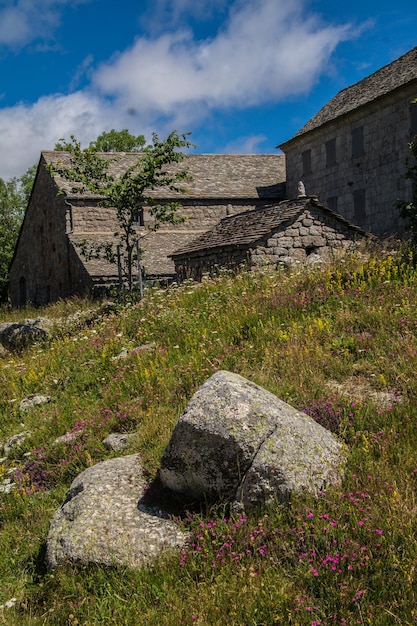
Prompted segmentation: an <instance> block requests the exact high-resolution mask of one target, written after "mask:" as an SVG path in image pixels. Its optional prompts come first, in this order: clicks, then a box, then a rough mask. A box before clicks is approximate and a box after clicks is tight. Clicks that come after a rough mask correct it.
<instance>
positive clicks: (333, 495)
mask: <svg viewBox="0 0 417 626" xmlns="http://www.w3.org/2000/svg"><path fill="white" fill-rule="evenodd" d="M89 306H91V303H83V302H81V301H76V302H73V303H60V304H59V305H56V306H55V307H50V308H49V309H47V310H45V311H39V310H37V311H33V312H32V314H29V312H24V314H22V315H20V317H37V316H39V315H49V314H50V313H51V311H52V315H55V316H56V317H62V316H63V315H66V314H70V313H72V312H73V311H74V310H76V309H79V308H82V307H89ZM416 307H417V271H416V269H415V267H414V262H413V258H412V256H408V255H407V254H404V252H392V253H390V254H389V253H385V254H379V255H378V256H376V255H375V256H372V257H371V258H370V259H365V258H364V257H352V258H350V259H346V260H345V261H343V262H342V261H341V262H339V263H338V264H335V265H332V266H326V267H321V268H316V269H311V270H309V271H306V270H305V269H304V270H301V269H299V270H293V271H291V272H287V271H284V270H278V271H276V272H272V273H262V272H256V273H252V274H249V273H242V274H240V275H237V276H230V275H228V274H227V273H225V274H224V275H223V276H221V277H219V278H217V279H215V280H214V279H213V280H212V279H209V278H206V279H205V280H204V281H203V282H202V283H201V284H195V283H193V282H191V281H190V282H188V283H186V284H185V285H183V286H181V287H179V288H178V287H175V286H174V287H171V288H169V289H168V290H159V289H156V288H155V289H150V290H148V291H147V292H146V295H145V298H144V300H143V301H142V302H140V303H139V304H136V305H132V306H127V307H125V308H123V309H120V310H119V311H118V312H117V313H113V314H111V315H109V316H108V317H107V318H105V319H104V318H103V319H100V320H99V321H97V323H95V324H93V325H90V326H88V327H86V328H84V329H82V330H81V331H78V332H77V333H75V334H72V335H65V336H62V337H60V338H57V339H55V340H54V341H52V343H51V344H49V345H46V346H38V347H34V348H32V349H30V350H27V351H26V352H24V353H21V354H15V355H8V356H6V357H3V358H2V360H1V362H0V389H1V394H0V412H1V413H0V414H1V420H0V441H3V442H4V441H6V440H7V439H8V438H9V437H11V436H12V435H14V434H16V433H18V432H23V431H28V432H29V433H30V435H29V436H28V437H27V439H26V440H25V441H24V442H23V443H22V446H21V448H19V449H18V450H16V451H15V453H14V454H13V455H12V457H10V458H3V459H2V460H1V462H0V483H1V481H2V480H3V479H4V478H7V477H10V478H11V479H12V480H13V482H15V484H16V487H15V488H14V489H13V490H12V491H11V492H10V493H0V519H1V529H0V537H1V544H0V545H1V552H0V606H1V607H2V608H0V624H7V625H12V624H13V625H16V624H19V625H22V626H29V625H30V626H40V625H56V624H65V625H72V626H77V625H88V626H90V625H94V624H116V625H122V624H146V625H148V624H149V625H152V626H153V625H156V624H158V625H167V626H178V625H179V624H186V625H191V624H200V625H209V624H210V625H213V624H219V625H220V624H222V625H223V624H225V623H227V624H228V625H229V626H255V625H256V626H269V625H271V624H289V625H297V626H304V625H309V626H318V625H320V626H324V625H328V626H329V625H331V624H337V625H346V626H350V625H352V624H375V625H378V626H380V625H385V624H387V625H391V624H402V625H408V624H415V623H417V591H416V590H417V584H416V571H415V570H416V563H417V540H416V533H417V504H416V489H417V427H416V418H417V409H416V395H417V394H416V391H417V388H416V385H415V383H414V381H415V372H416V369H417V316H416ZM13 316H14V317H13ZM2 319H16V314H13V312H10V311H9V312H4V313H3V314H2ZM123 349H128V350H129V351H130V352H129V354H128V356H127V358H125V359H118V358H116V357H118V355H120V353H121V351H122V350H123ZM218 369H227V370H231V371H235V372H238V373H239V374H241V375H242V376H245V377H247V378H250V379H251V380H253V381H254V382H256V383H258V384H260V385H262V386H264V387H266V388H267V389H268V390H270V391H271V392H273V393H275V394H276V395H278V396H279V397H280V398H281V399H283V400H285V401H287V402H289V403H290V404H292V405H293V406H296V407H298V408H301V409H302V410H303V411H305V412H306V413H309V414H310V415H312V416H313V417H314V418H315V419H316V420H317V421H319V422H320V423H322V424H323V425H324V426H326V427H327V428H329V429H331V430H332V431H333V432H335V433H336V434H337V436H338V437H340V438H341V439H342V441H343V442H344V444H345V445H346V447H347V449H348V451H349V454H348V463H347V467H346V472H345V477H344V480H343V484H342V485H341V487H340V488H334V489H332V490H329V491H328V492H327V493H326V494H325V496H323V497H321V498H319V499H314V498H312V497H309V496H307V495H304V496H297V497H295V496H294V497H293V498H292V501H291V502H290V504H289V505H288V506H286V507H281V506H278V505H277V506H272V507H269V508H268V509H265V510H262V511H258V512H257V513H256V514H251V515H248V517H245V516H240V517H239V516H237V517H236V516H235V517H233V516H232V517H231V516H230V514H229V512H228V511H227V509H226V508H225V507H224V506H221V505H219V506H218V507H214V508H212V509H209V510H202V511H200V512H198V513H192V514H191V513H190V514H189V515H188V516H187V517H186V518H185V519H183V520H182V522H181V523H182V524H184V525H185V526H186V527H187V528H188V529H189V530H190V531H191V533H192V540H191V542H190V544H189V545H188V546H187V548H185V549H184V550H182V551H177V552H173V553H172V552H171V553H167V554H165V555H164V557H163V558H161V559H160V560H158V561H157V562H155V563H154V564H153V565H152V566H150V567H148V568H145V569H143V570H141V571H135V570H129V569H127V568H105V567H101V566H97V565H96V566H91V565H90V566H81V565H77V564H67V565H65V566H61V567H59V568H57V569H56V570H54V571H53V572H52V573H47V572H46V571H45V566H44V552H45V541H46V536H47V532H48V526H49V522H50V519H51V517H52V515H53V513H54V511H55V510H56V509H57V508H58V507H59V506H60V504H61V503H62V501H63V499H64V497H65V492H66V490H67V489H68V486H69V484H70V483H71V481H72V480H73V478H74V477H75V476H76V475H77V474H78V473H79V472H80V471H82V470H83V469H84V468H85V467H88V466H90V465H92V464H94V463H96V462H98V461H101V460H104V459H107V458H110V457H111V456H112V455H113V456H114V455H115V454H116V453H111V452H109V451H108V450H107V449H106V448H105V447H104V446H103V444H102V440H103V439H104V437H106V435H107V434H109V433H110V432H115V431H117V432H121V431H124V432H134V433H136V436H135V438H134V440H133V441H132V443H131V444H130V448H129V449H128V450H127V451H126V452H127V453H129V452H133V451H135V452H136V451H137V452H139V453H140V455H141V457H142V460H143V463H144V464H145V466H146V468H147V471H148V472H149V476H150V477H152V476H153V475H154V474H155V472H156V470H157V467H158V464H159V460H160V458H161V455H162V452H163V450H164V448H165V446H166V445H167V443H168V441H169V437H170V434H171V431H172V429H173V427H174V425H175V423H176V420H177V419H178V417H179V415H180V414H181V412H182V410H183V409H184V408H185V406H186V405H187V402H188V401H189V399H190V398H191V396H192V394H193V393H194V392H195V391H196V390H197V388H198V387H199V386H200V385H201V384H202V383H203V382H204V381H205V380H206V379H207V378H208V377H209V376H210V375H211V374H213V373H214V372H215V371H217V370H218ZM33 393H42V394H47V395H50V396H51V402H50V403H49V404H46V405H42V406H40V407H38V408H36V409H34V410H33V411H31V412H26V413H21V412H19V410H18V402H19V401H20V400H21V399H22V398H24V397H26V396H27V395H29V394H33ZM69 433H71V434H72V437H70V438H68V440H67V441H66V442H61V443H59V444H56V443H55V440H56V439H57V438H58V437H60V436H62V435H64V434H69Z"/></svg>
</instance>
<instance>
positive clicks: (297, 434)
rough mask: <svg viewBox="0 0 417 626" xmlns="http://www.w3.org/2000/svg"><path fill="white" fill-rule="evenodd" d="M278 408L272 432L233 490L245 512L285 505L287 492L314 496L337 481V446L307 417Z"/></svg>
mask: <svg viewBox="0 0 417 626" xmlns="http://www.w3.org/2000/svg"><path fill="white" fill-rule="evenodd" d="M277 400H278V398H277ZM278 402H280V403H281V400H278ZM282 405H283V407H282V408H283V411H282V413H281V415H279V416H278V420H277V424H276V429H275V431H274V432H273V433H272V435H271V436H270V437H269V438H268V439H267V440H266V441H265V442H264V443H263V444H262V446H261V447H260V449H259V451H258V453H257V455H256V456H255V458H254V460H253V463H252V465H251V466H250V468H249V470H248V472H247V473H246V475H245V476H244V478H243V480H242V482H241V484H240V486H239V489H238V491H237V494H236V502H237V503H241V504H242V505H243V507H244V508H245V509H249V508H252V507H256V506H259V505H260V504H263V503H265V502H273V501H275V500H276V501H279V502H285V501H287V500H288V498H289V496H290V495H291V493H293V492H301V491H303V490H306V491H308V492H309V493H313V494H315V495H318V494H319V493H320V492H322V491H324V490H325V489H326V487H327V486H329V485H332V484H334V483H337V482H338V481H339V480H340V462H341V454H340V453H341V444H340V443H339V442H338V441H337V440H336V438H335V437H334V436H333V435H332V433H331V432H330V431H328V430H326V429H325V428H323V427H322V426H320V425H319V424H317V422H315V421H314V420H313V419H311V418H310V417H309V416H307V415H305V414H304V413H301V412H300V411H297V410H296V409H294V408H293V407H291V406H290V405H288V404H285V403H282Z"/></svg>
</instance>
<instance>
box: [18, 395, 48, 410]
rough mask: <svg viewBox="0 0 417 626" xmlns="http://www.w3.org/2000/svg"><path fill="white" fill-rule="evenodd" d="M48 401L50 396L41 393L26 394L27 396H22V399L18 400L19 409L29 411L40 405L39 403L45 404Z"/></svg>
mask: <svg viewBox="0 0 417 626" xmlns="http://www.w3.org/2000/svg"><path fill="white" fill-rule="evenodd" d="M50 401H51V397H50V396H44V395H42V394H33V395H31V396H28V397H27V398H23V400H21V401H20V402H19V411H21V412H22V413H24V412H25V411H30V410H31V409H34V408H35V407H37V406H40V405H41V404H47V403H48V402H50Z"/></svg>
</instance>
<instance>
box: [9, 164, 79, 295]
mask: <svg viewBox="0 0 417 626" xmlns="http://www.w3.org/2000/svg"><path fill="white" fill-rule="evenodd" d="M67 211H68V207H67V205H66V204H65V202H64V199H63V197H62V196H57V189H56V186H55V184H54V183H53V181H52V180H51V178H50V176H49V174H47V172H46V171H45V169H44V168H40V169H39V171H38V184H37V185H36V186H35V187H34V191H33V193H32V197H31V200H30V204H29V207H28V210H27V211H26V214H25V218H24V222H23V225H22V229H21V232H20V236H19V241H18V247H17V249H16V250H18V254H15V258H14V260H13V262H12V265H11V269H10V296H11V300H12V303H13V304H14V305H19V306H22V305H24V304H26V303H28V302H32V303H34V304H36V305H44V304H46V303H48V302H50V301H52V300H56V299H58V298H60V297H66V296H69V295H71V293H72V290H73V284H72V275H71V269H70V268H71V260H70V256H71V252H72V251H71V246H70V243H69V241H68V237H67V236H66V228H67Z"/></svg>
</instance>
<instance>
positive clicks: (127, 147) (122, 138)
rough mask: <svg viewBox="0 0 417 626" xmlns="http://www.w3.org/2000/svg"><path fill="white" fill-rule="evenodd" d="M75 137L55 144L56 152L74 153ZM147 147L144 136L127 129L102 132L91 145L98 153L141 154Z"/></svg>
mask: <svg viewBox="0 0 417 626" xmlns="http://www.w3.org/2000/svg"><path fill="white" fill-rule="evenodd" d="M73 139H74V138H73V137H71V140H70V141H66V140H65V139H60V140H59V141H58V143H56V144H55V150H58V151H60V152H72V151H73V148H74V142H73ZM145 145H146V140H145V137H144V136H143V135H137V136H136V137H135V135H132V134H131V133H129V131H128V130H127V128H124V129H123V130H115V129H114V128H113V129H112V130H110V131H108V132H105V131H104V132H102V133H101V135H99V136H98V137H97V139H96V140H95V141H92V142H91V143H90V148H93V149H94V150H96V151H97V152H141V151H142V149H143V148H144V146H145Z"/></svg>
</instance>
